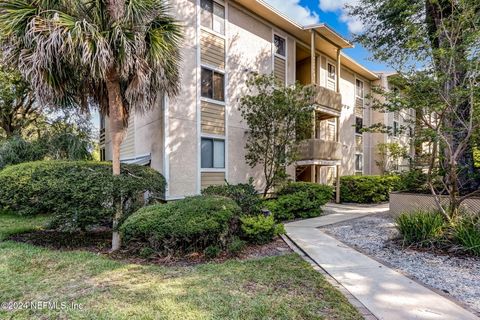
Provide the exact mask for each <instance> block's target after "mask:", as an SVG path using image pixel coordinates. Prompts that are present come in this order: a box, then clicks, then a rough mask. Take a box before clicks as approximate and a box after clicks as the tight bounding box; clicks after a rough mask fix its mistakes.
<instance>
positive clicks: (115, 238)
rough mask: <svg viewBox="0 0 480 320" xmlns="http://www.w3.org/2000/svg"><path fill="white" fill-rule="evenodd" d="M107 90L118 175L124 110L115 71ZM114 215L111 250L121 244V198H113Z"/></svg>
mask: <svg viewBox="0 0 480 320" xmlns="http://www.w3.org/2000/svg"><path fill="white" fill-rule="evenodd" d="M106 86H107V91H108V110H109V118H108V119H109V125H110V128H109V129H110V136H111V140H112V171H113V175H114V176H117V175H120V144H121V143H122V140H123V131H124V125H123V119H124V110H123V102H122V95H121V91H120V82H119V79H118V76H117V74H116V72H115V71H112V72H111V73H110V76H109V77H108V80H107V83H106ZM114 201H115V216H114V218H113V225H112V228H113V234H112V251H116V250H118V249H119V248H120V246H121V238H120V233H119V232H118V227H119V222H120V219H121V218H122V215H123V212H122V209H123V208H122V199H114Z"/></svg>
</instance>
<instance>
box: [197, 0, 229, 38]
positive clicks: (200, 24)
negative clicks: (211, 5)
mask: <svg viewBox="0 0 480 320" xmlns="http://www.w3.org/2000/svg"><path fill="white" fill-rule="evenodd" d="M200 2H201V0H198V9H199V10H198V18H199V19H198V20H200V14H201V10H202V6H201V4H200ZM212 2H216V3H218V4H219V5H221V6H223V9H224V14H225V18H224V23H225V34H221V33H220V32H217V31H215V30H213V28H212V29H210V28H208V27H205V26H202V23H201V22H200V21H199V22H198V25H199V27H200V29H199V30H200V31H201V30H205V31H207V32H210V33H212V34H214V35H216V36H219V37H221V38H223V39H226V37H227V36H226V34H227V4H226V3H225V2H224V1H222V0H212ZM199 45H200V43H199Z"/></svg>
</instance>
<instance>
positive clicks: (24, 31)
mask: <svg viewBox="0 0 480 320" xmlns="http://www.w3.org/2000/svg"><path fill="white" fill-rule="evenodd" d="M168 9H169V8H168V7H167V5H166V3H165V1H164V0H0V38H2V39H3V41H2V45H3V47H4V51H5V52H6V53H7V55H8V59H9V61H10V63H12V64H15V65H17V66H18V68H19V69H20V71H21V72H22V74H23V75H24V76H25V78H26V79H28V80H29V82H30V83H31V85H32V87H33V88H34V89H35V92H36V96H37V98H38V99H39V100H40V101H41V102H43V103H48V104H51V105H62V106H65V105H68V106H75V107H77V108H82V109H83V110H86V109H87V108H88V106H90V105H96V106H98V108H99V110H100V112H101V113H102V114H104V115H107V116H108V117H109V126H110V134H111V140H112V169H113V170H112V171H113V175H119V174H120V144H121V143H122V140H123V137H124V132H125V129H126V125H127V121H128V117H129V115H130V113H131V112H132V111H134V110H135V111H140V112H142V111H146V110H149V109H151V108H155V107H156V106H158V103H159V99H160V98H161V97H162V96H163V95H168V96H174V95H176V94H177V93H178V91H179V87H180V84H179V78H180V77H179V63H180V53H179V51H180V50H179V47H180V41H181V38H182V30H181V26H180V25H179V24H178V22H177V21H175V19H174V18H172V17H171V16H170V15H169V14H168ZM117 202H118V203H117V204H116V207H117V209H116V214H115V217H114V219H113V231H114V232H113V236H112V251H113V250H117V249H118V248H119V247H120V244H121V241H120V235H119V233H118V232H117V228H118V224H119V221H120V219H121V216H122V207H121V204H120V202H119V201H117Z"/></svg>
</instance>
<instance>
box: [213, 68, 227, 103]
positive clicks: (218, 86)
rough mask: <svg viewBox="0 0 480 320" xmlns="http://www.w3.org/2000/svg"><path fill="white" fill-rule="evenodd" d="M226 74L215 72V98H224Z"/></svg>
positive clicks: (221, 99)
mask: <svg viewBox="0 0 480 320" xmlns="http://www.w3.org/2000/svg"><path fill="white" fill-rule="evenodd" d="M224 98H225V97H224V75H223V74H221V73H216V72H214V74H213V99H215V100H220V101H223V100H224Z"/></svg>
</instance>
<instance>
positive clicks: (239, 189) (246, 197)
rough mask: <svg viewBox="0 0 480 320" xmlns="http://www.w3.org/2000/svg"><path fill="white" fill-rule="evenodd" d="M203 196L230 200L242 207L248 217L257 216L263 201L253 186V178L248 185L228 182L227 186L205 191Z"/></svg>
mask: <svg viewBox="0 0 480 320" xmlns="http://www.w3.org/2000/svg"><path fill="white" fill-rule="evenodd" d="M202 194H203V195H210V196H211V195H216V196H222V197H227V198H230V199H232V200H233V201H235V202H236V203H237V204H238V205H239V206H240V208H241V209H242V212H243V213H244V214H246V215H256V214H258V213H260V210H261V204H262V200H261V199H260V197H259V195H258V193H257V191H256V190H255V187H254V186H253V179H252V178H250V180H249V181H248V183H240V184H229V183H228V182H227V184H226V185H221V186H210V187H207V188H205V189H203V191H202Z"/></svg>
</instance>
